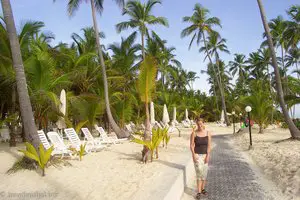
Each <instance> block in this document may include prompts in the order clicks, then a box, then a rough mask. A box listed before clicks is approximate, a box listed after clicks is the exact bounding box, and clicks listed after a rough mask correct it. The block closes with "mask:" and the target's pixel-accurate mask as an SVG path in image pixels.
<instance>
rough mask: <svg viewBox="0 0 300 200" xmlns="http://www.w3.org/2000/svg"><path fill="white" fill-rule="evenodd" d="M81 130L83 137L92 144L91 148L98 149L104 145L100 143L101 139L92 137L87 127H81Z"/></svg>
mask: <svg viewBox="0 0 300 200" xmlns="http://www.w3.org/2000/svg"><path fill="white" fill-rule="evenodd" d="M81 131H82V132H83V134H84V139H85V140H86V141H88V142H91V143H92V144H93V145H94V147H93V149H96V150H100V149H103V148H104V147H105V146H103V145H102V141H101V139H100V138H94V137H93V135H92V134H91V132H90V131H89V129H88V128H81Z"/></svg>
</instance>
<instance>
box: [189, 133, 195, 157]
mask: <svg viewBox="0 0 300 200" xmlns="http://www.w3.org/2000/svg"><path fill="white" fill-rule="evenodd" d="M194 138H195V130H194V128H193V132H192V134H191V137H190V149H191V152H192V156H193V160H194V162H196V156H195V151H194V149H195V141H194Z"/></svg>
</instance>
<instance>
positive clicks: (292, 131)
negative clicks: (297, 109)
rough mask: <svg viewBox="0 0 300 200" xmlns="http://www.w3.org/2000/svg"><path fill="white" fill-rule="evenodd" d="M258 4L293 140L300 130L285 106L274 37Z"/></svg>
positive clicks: (281, 101) (298, 135)
mask: <svg viewBox="0 0 300 200" xmlns="http://www.w3.org/2000/svg"><path fill="white" fill-rule="evenodd" d="M257 3H258V6H259V9H260V14H261V19H262V23H263V26H264V29H265V32H266V36H267V40H268V45H269V49H270V52H271V56H272V65H273V68H274V72H275V80H276V91H277V95H278V100H279V103H280V107H281V110H282V112H283V115H284V119H285V121H286V123H287V124H288V127H289V130H290V133H291V136H292V138H300V131H299V130H298V128H297V127H296V126H295V124H294V123H293V121H292V119H291V118H290V116H289V113H288V110H287V107H286V104H285V100H284V95H283V90H282V84H281V77H280V73H279V67H278V64H277V58H276V53H275V49H274V45H273V41H272V35H271V33H270V29H269V25H268V23H267V19H266V14H265V10H264V7H263V4H262V2H261V0H257Z"/></svg>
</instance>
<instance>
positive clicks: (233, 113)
mask: <svg viewBox="0 0 300 200" xmlns="http://www.w3.org/2000/svg"><path fill="white" fill-rule="evenodd" d="M231 114H232V123H233V134H235V123H234V115H235V112H234V111H232V113H231Z"/></svg>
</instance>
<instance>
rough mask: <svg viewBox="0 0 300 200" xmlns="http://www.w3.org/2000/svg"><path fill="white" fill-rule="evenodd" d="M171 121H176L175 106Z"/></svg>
mask: <svg viewBox="0 0 300 200" xmlns="http://www.w3.org/2000/svg"><path fill="white" fill-rule="evenodd" d="M173 122H176V107H174V108H173Z"/></svg>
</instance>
